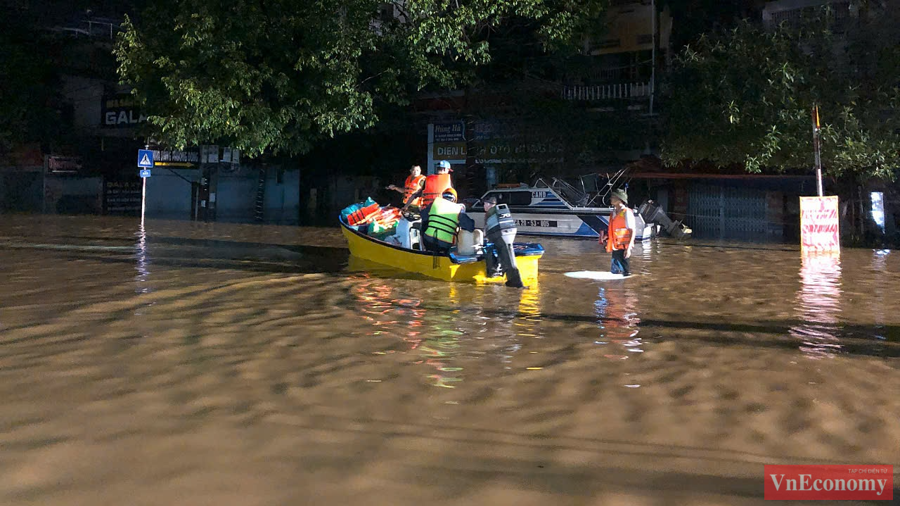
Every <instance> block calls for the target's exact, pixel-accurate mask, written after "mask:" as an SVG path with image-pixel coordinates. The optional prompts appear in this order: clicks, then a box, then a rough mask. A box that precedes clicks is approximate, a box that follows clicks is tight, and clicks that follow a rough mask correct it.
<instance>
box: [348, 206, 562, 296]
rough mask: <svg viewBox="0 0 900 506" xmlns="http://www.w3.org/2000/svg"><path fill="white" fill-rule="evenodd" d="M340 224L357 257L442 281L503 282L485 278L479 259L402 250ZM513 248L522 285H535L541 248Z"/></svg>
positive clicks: (528, 246)
mask: <svg viewBox="0 0 900 506" xmlns="http://www.w3.org/2000/svg"><path fill="white" fill-rule="evenodd" d="M340 222H341V231H342V232H343V234H344V238H346V239H347V244H348V246H349V247H350V254H351V255H352V256H354V257H356V258H359V259H362V260H367V261H369V262H373V263H375V264H379V265H383V266H386V267H392V268H395V269H399V270H402V271H406V272H413V273H417V274H422V275H424V276H428V277H431V278H437V279H441V280H444V281H462V282H474V283H503V282H505V281H506V277H505V276H493V277H490V276H488V275H487V268H486V266H485V262H484V260H483V259H482V258H481V257H475V256H463V255H457V254H456V253H454V251H451V252H450V254H449V255H440V254H437V253H432V252H429V251H419V250H413V249H408V248H403V247H400V246H397V245H394V244H390V243H387V242H384V241H381V240H378V239H376V238H374V237H371V236H368V235H366V234H364V233H362V232H360V231H358V230H356V227H353V226H350V225H348V224H347V222H346V221H345V220H344V218H343V217H341V218H340ZM513 247H514V249H515V253H516V267H517V268H518V269H519V275H520V276H521V278H522V282H523V283H524V284H525V285H526V286H529V285H533V284H535V283H537V278H538V261H539V260H540V258H541V256H543V254H544V248H543V247H542V246H541V245H540V244H535V243H527V244H522V243H515V244H514V245H513Z"/></svg>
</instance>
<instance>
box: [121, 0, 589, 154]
mask: <svg viewBox="0 0 900 506" xmlns="http://www.w3.org/2000/svg"><path fill="white" fill-rule="evenodd" d="M604 3H605V2H604V1H603V0H492V1H485V0H453V1H448V0H406V1H403V0H395V1H394V2H392V3H385V2H382V1H378V0H319V1H316V2H296V1H294V0H255V1H249V0H228V1H224V0H157V1H155V2H151V4H150V6H149V7H148V8H147V9H146V10H144V11H143V12H142V14H141V17H140V19H139V20H138V21H132V20H130V19H129V20H127V21H126V24H125V28H126V29H125V31H124V32H123V34H122V35H121V37H120V39H119V41H118V43H117V47H116V50H115V53H116V57H117V59H118V62H119V74H120V76H121V79H122V81H123V83H125V84H129V85H131V86H133V88H134V94H135V96H136V98H137V99H138V101H139V102H140V103H141V105H142V108H143V110H145V111H147V112H148V124H149V126H150V131H148V132H147V133H148V134H150V135H152V136H154V137H156V138H158V139H160V140H161V141H163V142H164V143H166V144H169V145H173V146H176V147H184V146H186V145H190V144H199V143H206V142H221V143H228V144H230V145H232V146H235V147H238V148H240V149H242V150H243V151H244V152H246V153H248V154H249V155H251V156H253V155H257V154H261V153H263V152H265V151H267V150H268V151H271V152H285V153H290V154H294V153H303V152H307V151H309V150H310V149H311V147H312V146H313V145H314V144H315V143H316V142H318V141H319V140H321V139H323V138H328V137H333V136H334V135H335V134H337V133H341V132H350V131H353V130H356V129H360V128H365V127H369V126H371V125H373V124H374V123H375V122H376V121H377V120H378V119H379V110H380V107H381V106H383V105H397V104H404V103H406V102H407V101H408V99H409V97H410V95H411V93H413V92H415V91H418V90H421V89H424V88H426V87H428V86H438V87H449V86H453V85H455V84H457V83H459V82H461V81H465V80H466V79H470V78H471V77H472V73H471V68H472V67H473V66H477V65H481V64H484V63H487V62H489V61H490V59H491V35H492V34H493V33H495V31H496V30H497V29H498V27H500V26H501V25H503V23H504V22H506V21H507V20H509V19H511V18H515V19H519V20H526V21H527V22H529V23H531V24H533V25H534V26H536V27H537V28H536V29H537V32H538V33H539V35H540V37H541V41H542V43H543V45H544V47H545V48H547V49H552V48H555V47H559V46H566V45H570V44H571V43H573V42H574V41H576V40H577V39H578V36H579V34H580V33H581V30H583V29H584V28H585V27H586V26H587V23H588V22H589V20H590V19H593V17H596V15H597V14H598V13H599V10H600V8H601V7H602V5H603V4H604ZM385 5H387V6H389V7H390V8H389V9H388V10H384V6H385Z"/></svg>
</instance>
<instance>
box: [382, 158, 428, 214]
mask: <svg viewBox="0 0 900 506" xmlns="http://www.w3.org/2000/svg"><path fill="white" fill-rule="evenodd" d="M424 184H425V176H423V175H422V167H420V166H418V165H413V166H412V168H411V169H409V177H407V178H406V182H405V183H404V185H403V188H398V187H397V186H394V185H390V186H388V187H387V189H388V190H394V191H396V192H400V193H402V194H403V203H404V204H405V203H406V202H408V201H409V198H410V197H412V195H413V193H416V192H417V191H419V188H421V187H422V185H424ZM421 204H422V199H421V198H417V199H413V201H412V202H411V203H410V206H409V207H411V208H413V210H418V209H419V208H420V207H421Z"/></svg>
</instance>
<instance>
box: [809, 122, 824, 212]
mask: <svg viewBox="0 0 900 506" xmlns="http://www.w3.org/2000/svg"><path fill="white" fill-rule="evenodd" d="M812 119H813V149H814V150H815V154H816V189H817V190H818V192H819V196H820V197H823V196H825V192H824V191H823V188H822V156H821V151H822V144H821V141H820V139H819V130H820V123H819V106H818V105H814V106H813V110H812Z"/></svg>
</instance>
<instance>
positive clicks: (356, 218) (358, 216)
mask: <svg viewBox="0 0 900 506" xmlns="http://www.w3.org/2000/svg"><path fill="white" fill-rule="evenodd" d="M379 209H380V207H379V205H378V204H372V205H371V206H369V207H361V208H359V209H357V210H356V211H353V212H352V213H350V216H347V224H348V225H359V224H360V223H363V222H365V221H366V218H368V217H369V215H370V214H372V213H374V212H377V211H378V210H379Z"/></svg>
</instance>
